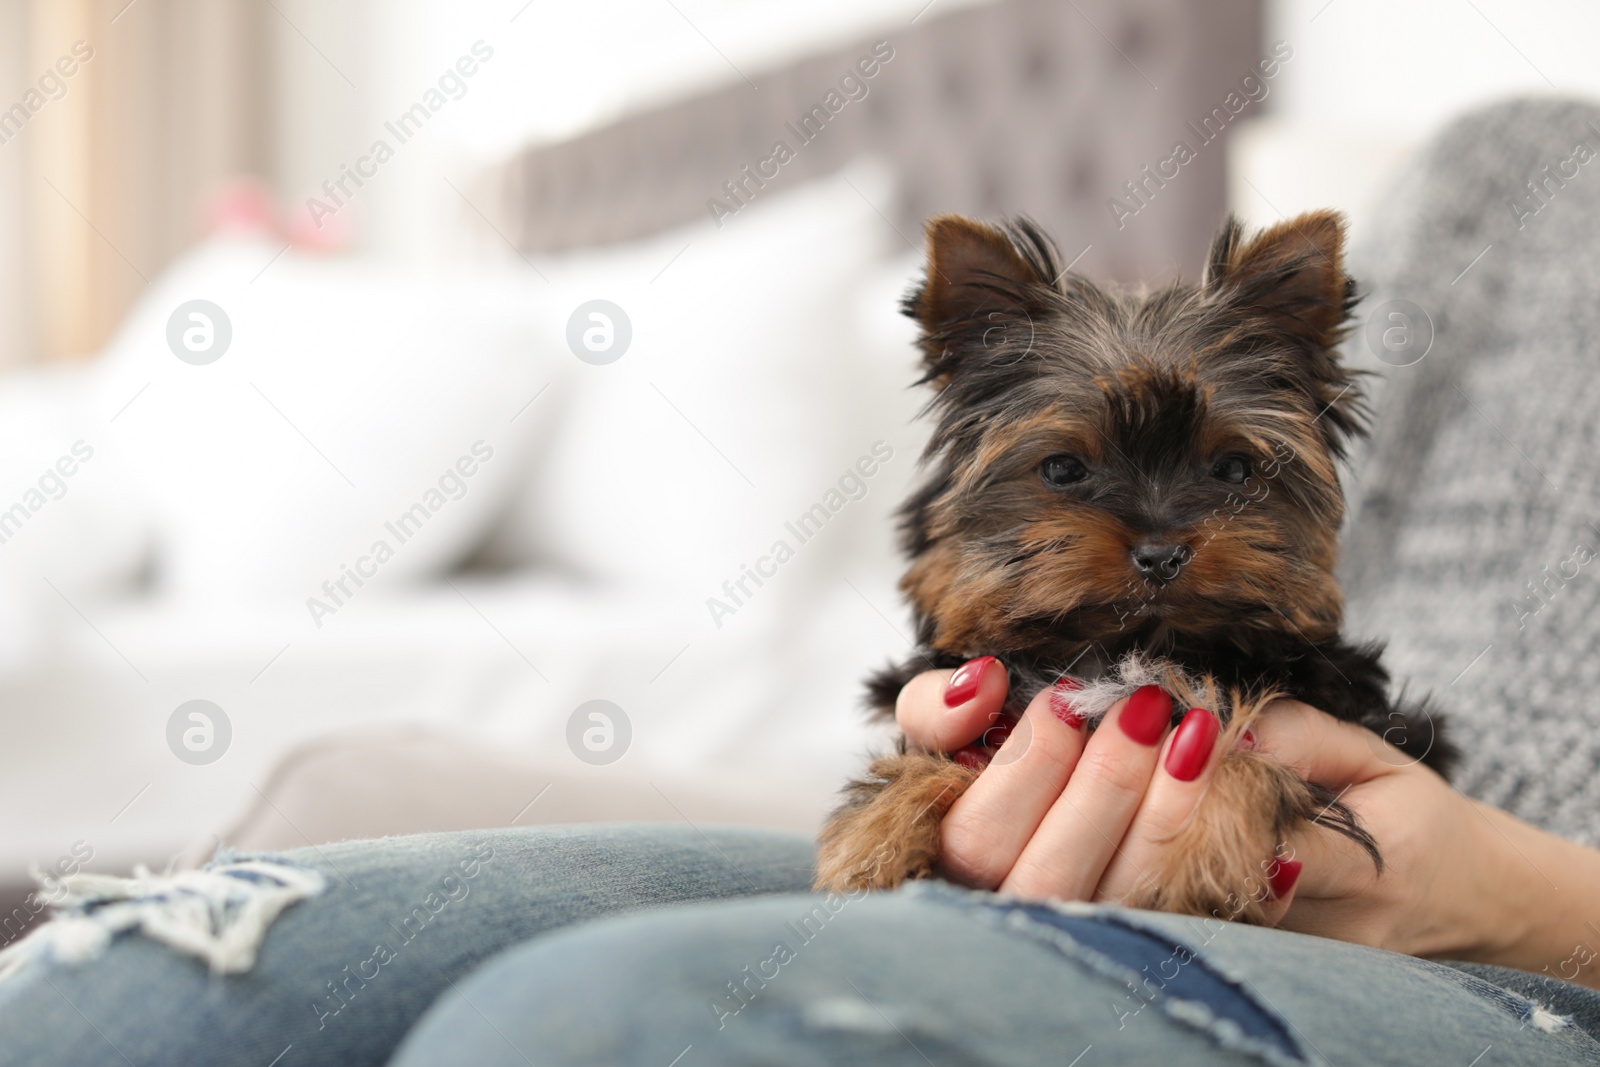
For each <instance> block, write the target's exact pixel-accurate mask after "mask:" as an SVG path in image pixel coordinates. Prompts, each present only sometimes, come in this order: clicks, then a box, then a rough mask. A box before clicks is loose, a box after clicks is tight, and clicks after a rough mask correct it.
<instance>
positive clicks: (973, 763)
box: [950, 745, 991, 771]
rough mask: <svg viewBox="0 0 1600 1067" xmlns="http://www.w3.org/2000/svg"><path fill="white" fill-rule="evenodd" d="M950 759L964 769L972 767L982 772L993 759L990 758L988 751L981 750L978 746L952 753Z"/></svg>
mask: <svg viewBox="0 0 1600 1067" xmlns="http://www.w3.org/2000/svg"><path fill="white" fill-rule="evenodd" d="M950 758H951V759H953V760H955V761H956V762H957V763H959V764H961V766H963V767H970V768H972V769H973V770H975V771H981V770H983V769H984V768H985V767H987V766H989V760H990V758H991V757H990V756H989V752H988V750H987V749H984V748H980V747H979V746H977V745H968V746H967V747H966V748H961V749H957V750H956V751H955V752H953V753H951V755H950Z"/></svg>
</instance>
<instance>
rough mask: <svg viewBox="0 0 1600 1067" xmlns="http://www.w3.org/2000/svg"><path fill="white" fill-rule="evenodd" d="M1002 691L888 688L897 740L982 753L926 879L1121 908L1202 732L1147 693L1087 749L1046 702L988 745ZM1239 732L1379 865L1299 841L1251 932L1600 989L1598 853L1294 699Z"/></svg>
mask: <svg viewBox="0 0 1600 1067" xmlns="http://www.w3.org/2000/svg"><path fill="white" fill-rule="evenodd" d="M1006 686H1007V680H1006V672H1005V670H1004V669H1003V668H1002V667H1001V665H1000V664H999V663H998V662H997V661H995V660H993V659H983V660H974V661H972V662H971V663H968V664H966V665H964V666H963V667H962V668H960V669H959V670H957V671H954V672H952V671H928V672H926V673H924V674H922V675H919V676H918V677H916V678H914V679H913V680H912V681H911V682H910V683H908V684H907V685H906V687H905V689H903V690H902V691H901V693H900V698H899V701H898V704H897V706H896V717H897V718H898V720H899V723H900V727H901V729H902V730H904V731H905V733H906V736H907V737H908V738H909V739H910V740H911V742H912V743H913V744H916V745H919V746H921V747H923V748H927V749H933V750H938V751H945V752H957V753H960V752H961V750H962V749H963V746H967V745H969V744H970V743H972V742H974V741H979V740H982V741H987V742H989V744H990V747H994V746H996V745H997V746H998V751H997V752H996V753H995V754H994V757H993V759H992V761H991V762H990V763H989V764H988V766H987V767H986V768H985V769H984V770H983V772H982V773H981V774H980V775H979V777H978V779H977V781H975V782H974V783H973V784H972V786H971V787H970V788H969V789H968V791H967V792H966V793H965V794H964V795H963V796H962V797H961V798H960V799H959V800H957V801H956V803H955V804H954V805H953V806H952V807H951V809H950V811H949V813H948V814H947V815H946V816H945V820H944V824H943V836H942V842H941V852H942V855H941V866H942V869H943V871H944V873H945V875H946V876H947V877H949V878H950V879H951V880H953V881H956V882H960V883H962V884H965V885H970V886H974V887H977V888H986V889H1002V890H1005V891H1008V892H1015V893H1018V894H1020V895H1024V896H1033V897H1048V898H1056V899H1068V900H1100V901H1117V900H1120V899H1122V898H1123V897H1124V896H1126V895H1127V894H1128V892H1129V891H1130V890H1131V889H1132V888H1133V887H1134V886H1135V885H1136V884H1137V880H1138V878H1139V877H1140V872H1141V871H1142V870H1143V869H1145V868H1147V867H1150V866H1152V865H1153V861H1154V859H1155V857H1156V856H1158V855H1159V853H1160V852H1161V850H1162V849H1163V848H1165V842H1166V841H1167V840H1169V839H1170V838H1171V837H1172V835H1173V834H1174V832H1175V831H1176V830H1177V829H1178V827H1180V826H1181V825H1182V824H1183V821H1184V820H1185V819H1186V818H1188V817H1189V815H1190V814H1191V813H1192V812H1193V810H1194V807H1195V805H1196V804H1197V803H1198V801H1199V799H1200V796H1201V795H1202V794H1203V792H1204V790H1205V785H1206V782H1207V781H1208V780H1209V777H1210V773H1211V771H1212V769H1213V768H1214V766H1215V764H1216V761H1217V757H1218V755H1219V741H1218V730H1217V728H1216V720H1215V719H1214V718H1213V717H1212V716H1211V714H1210V712H1206V711H1191V712H1189V713H1188V714H1187V715H1186V716H1185V717H1184V720H1183V722H1182V724H1181V725H1180V726H1179V727H1178V728H1177V729H1175V730H1172V729H1169V728H1168V719H1169V712H1170V703H1169V702H1168V701H1167V699H1166V697H1165V695H1164V694H1161V693H1159V691H1156V690H1154V689H1153V688H1152V689H1150V690H1147V691H1142V692H1140V693H1136V694H1135V695H1134V696H1133V697H1131V698H1129V699H1127V700H1124V701H1121V702H1119V703H1118V704H1116V705H1114V706H1113V707H1112V708H1111V710H1110V711H1109V712H1108V714H1107V716H1106V720H1105V722H1104V723H1103V724H1102V725H1101V727H1100V728H1099V729H1097V730H1096V731H1095V732H1094V733H1093V734H1092V735H1088V734H1086V732H1085V730H1084V728H1083V723H1082V721H1081V719H1079V718H1078V717H1077V716H1076V715H1075V714H1074V712H1073V710H1072V703H1071V699H1070V689H1068V690H1065V691H1063V690H1062V689H1059V688H1058V689H1055V690H1046V691H1044V692H1042V693H1040V694H1038V695H1037V696H1036V697H1035V698H1034V699H1033V701H1032V702H1030V704H1029V705H1028V708H1027V710H1026V712H1025V713H1024V715H1023V717H1022V720H1021V721H1020V722H1019V723H1017V725H1016V726H1015V727H1014V728H1013V729H1012V730H1010V732H1009V734H1008V735H1006V736H1004V737H1003V738H1002V736H1001V735H1003V734H1005V731H1004V730H1003V729H1001V730H996V729H995V727H996V723H997V722H998V721H999V713H1000V709H1001V707H1002V705H1003V704H1004V702H1005V697H1006ZM1254 734H1255V736H1254V737H1253V738H1252V739H1250V741H1249V742H1247V743H1253V744H1254V745H1255V746H1256V747H1257V748H1258V749H1259V750H1260V751H1262V752H1263V753H1265V754H1267V755H1270V756H1272V757H1274V758H1276V759H1279V760H1282V761H1283V762H1284V763H1286V764H1288V765H1289V766H1291V767H1293V768H1294V769H1295V770H1296V771H1297V772H1299V773H1300V775H1301V776H1302V777H1304V778H1306V779H1308V780H1310V781H1314V782H1318V783H1319V784H1322V785H1325V786H1327V787H1329V788H1330V789H1332V790H1333V791H1334V792H1335V793H1338V794H1340V799H1341V800H1342V801H1343V802H1344V803H1345V804H1346V805H1348V806H1349V807H1350V809H1351V810H1352V811H1354V812H1355V813H1356V815H1357V817H1358V818H1359V819H1360V820H1361V822H1362V825H1363V826H1365V827H1366V829H1367V830H1368V831H1369V832H1370V833H1371V834H1372V835H1373V837H1374V838H1375V839H1376V840H1377V842H1378V846H1379V849H1380V851H1381V852H1382V854H1383V858H1384V870H1383V873H1382V874H1381V875H1379V874H1378V872H1377V870H1376V868H1375V867H1374V865H1373V863H1372V860H1371V858H1370V857H1369V856H1368V855H1367V854H1366V853H1365V852H1364V851H1363V850H1362V849H1361V848H1360V847H1359V846H1357V845H1356V844H1355V843H1354V842H1352V841H1350V840H1349V839H1348V838H1346V837H1344V836H1343V835H1340V834H1337V833H1334V832H1332V831H1329V830H1322V829H1317V828H1315V827H1312V828H1308V829H1307V830H1306V831H1303V832H1302V833H1300V834H1298V835H1296V837H1295V838H1294V839H1293V840H1292V841H1290V842H1287V848H1286V849H1284V850H1282V854H1284V855H1287V856H1292V857H1293V859H1290V860H1287V861H1285V862H1281V863H1279V864H1277V865H1276V867H1275V868H1274V870H1273V877H1272V879H1271V882H1272V886H1271V888H1272V891H1273V893H1274V897H1273V899H1270V900H1268V901H1266V902H1265V906H1266V908H1267V915H1268V921H1269V922H1271V923H1274V924H1276V925H1279V926H1282V927H1283V928H1285V929H1292V930H1297V931H1301V932H1304V933H1310V934H1318V935H1321V936H1325V937H1332V938H1337V939H1339V940H1344V941H1354V942H1359V943H1362V944H1367V945H1375V946H1378V947H1382V948H1387V949H1391V950H1394V951H1397V952H1405V953H1409V954H1412V955H1419V956H1439V957H1451V958H1456V959H1471V960H1479V961H1483V962H1490V963H1499V964H1502V965H1505V966H1514V967H1521V968H1523V969H1526V970H1532V971H1543V972H1544V973H1547V974H1550V975H1552V976H1555V977H1560V978H1566V979H1569V980H1573V981H1579V982H1584V983H1586V984H1591V985H1595V984H1600V951H1596V950H1590V949H1589V946H1595V947H1596V949H1600V888H1597V887H1600V853H1597V852H1595V851H1594V850H1592V849H1587V848H1584V847H1583V846H1580V845H1576V844H1574V843H1572V842H1569V841H1564V840H1562V839H1560V838H1556V837H1553V836H1551V835H1549V834H1545V833H1543V832H1541V831H1539V830H1536V829H1534V828H1533V827H1531V826H1528V825H1527V824H1525V823H1522V822H1520V821H1518V820H1517V819H1514V818H1513V817H1511V816H1509V815H1507V814H1505V813H1504V812H1501V811H1498V810H1496V809H1494V808H1490V807H1488V806H1487V805H1483V804H1479V803H1477V802H1475V801H1472V800H1470V799H1468V798H1467V797H1465V796H1463V795H1462V794H1461V793H1460V792H1458V791H1457V790H1455V789H1454V788H1452V787H1451V786H1450V785H1449V784H1447V783H1446V782H1445V781H1444V780H1443V779H1442V778H1440V777H1439V776H1438V775H1437V774H1435V773H1434V772H1433V771H1431V770H1429V769H1428V768H1426V767H1424V766H1422V765H1421V764H1419V763H1416V762H1414V761H1413V760H1412V759H1411V758H1410V757H1408V756H1406V755H1405V754H1404V753H1402V752H1401V751H1400V750H1399V749H1396V748H1394V747H1393V746H1391V745H1389V744H1387V743H1386V742H1384V741H1383V740H1382V739H1381V738H1379V737H1378V736H1377V735H1375V734H1373V733H1372V732H1371V731H1369V730H1365V729H1363V728H1361V727H1359V726H1355V725H1353V724H1350V723H1344V722H1339V721H1338V720H1335V719H1333V718H1332V717H1330V716H1328V715H1325V714H1323V713H1322V712H1320V711H1317V710H1316V709H1314V708H1311V707H1309V706H1307V705H1305V704H1302V703H1299V702H1298V701H1290V700H1284V701H1278V702H1277V703H1275V704H1273V705H1272V706H1271V707H1270V708H1268V709H1267V711H1266V713H1265V714H1264V715H1263V716H1262V718H1261V719H1260V720H1259V721H1258V722H1257V723H1256V724H1255V726H1254ZM970 751H971V750H969V752H970ZM958 758H960V757H959V756H958ZM1263 858H1264V859H1265V857H1263ZM1591 921H1593V922H1594V923H1595V924H1596V926H1594V927H1591V926H1590V925H1589V923H1590V922H1591Z"/></svg>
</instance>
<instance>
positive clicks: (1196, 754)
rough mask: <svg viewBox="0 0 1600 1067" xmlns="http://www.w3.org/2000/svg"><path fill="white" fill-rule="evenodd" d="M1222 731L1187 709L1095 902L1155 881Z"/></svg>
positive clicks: (1201, 712)
mask: <svg viewBox="0 0 1600 1067" xmlns="http://www.w3.org/2000/svg"><path fill="white" fill-rule="evenodd" d="M1221 735H1222V728H1221V725H1220V724H1219V723H1218V722H1217V717H1216V716H1215V715H1213V714H1212V713H1211V712H1210V711H1207V710H1206V709H1205V708H1190V709H1189V711H1188V712H1187V713H1186V714H1185V715H1184V717H1183V721H1182V722H1180V723H1179V724H1178V728H1177V729H1176V730H1174V731H1172V735H1171V736H1170V737H1169V738H1167V743H1166V745H1165V746H1163V748H1162V751H1161V757H1160V762H1159V764H1158V769H1157V770H1156V772H1155V776H1154V777H1153V778H1152V779H1151V781H1150V788H1149V789H1148V790H1147V791H1146V792H1145V795H1144V801H1143V802H1142V803H1141V804H1140V805H1139V810H1138V812H1136V813H1135V815H1134V817H1133V822H1132V823H1131V824H1130V825H1129V827H1128V832H1127V834H1126V835H1125V836H1124V837H1123V839H1122V845H1121V848H1119V849H1118V850H1117V852H1116V854H1115V855H1114V856H1113V857H1112V859H1111V863H1110V866H1108V867H1107V868H1106V873H1105V875H1104V877H1102V878H1101V880H1100V884H1099V886H1097V887H1096V889H1095V892H1094V895H1093V899H1095V900H1122V899H1124V898H1125V897H1127V896H1128V895H1129V894H1130V893H1132V892H1133V891H1134V890H1135V889H1137V888H1138V887H1139V884H1140V883H1141V882H1144V881H1147V880H1149V879H1151V878H1154V877H1155V872H1156V871H1158V870H1160V868H1161V859H1162V855H1163V854H1164V853H1165V852H1166V850H1167V849H1168V848H1169V847H1170V846H1171V843H1172V839H1173V838H1174V837H1176V836H1177V835H1178V831H1180V830H1182V829H1183V827H1184V824H1185V823H1187V822H1188V821H1189V819H1190V818H1191V817H1192V816H1193V815H1194V811H1195V808H1196V806H1197V805H1199V803H1200V798H1201V797H1202V796H1204V795H1205V791H1206V788H1207V786H1208V785H1209V784H1210V782H1211V774H1212V772H1213V771H1214V770H1215V769H1216V765H1217V755H1218V752H1219V750H1220V749H1221V746H1222V736H1221Z"/></svg>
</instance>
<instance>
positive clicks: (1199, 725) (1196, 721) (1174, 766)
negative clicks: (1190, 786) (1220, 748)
mask: <svg viewBox="0 0 1600 1067" xmlns="http://www.w3.org/2000/svg"><path fill="white" fill-rule="evenodd" d="M1220 729H1221V726H1219V725H1218V723H1217V717H1216V716H1215V715H1213V714H1211V713H1210V712H1209V711H1207V710H1206V709H1205V708H1190V709H1189V711H1188V712H1187V713H1186V714H1185V715H1184V717H1183V721H1182V722H1180V723H1179V724H1178V732H1177V733H1176V734H1175V735H1173V738H1172V747H1171V748H1169V749H1167V773H1168V774H1170V775H1172V777H1174V778H1176V779H1177V780H1178V781H1180V782H1192V781H1194V780H1195V779H1196V778H1198V777H1200V772H1201V771H1203V770H1205V769H1206V764H1207V763H1208V762H1210V760H1211V750H1212V748H1213V747H1215V745H1216V743H1217V731H1218V730H1220Z"/></svg>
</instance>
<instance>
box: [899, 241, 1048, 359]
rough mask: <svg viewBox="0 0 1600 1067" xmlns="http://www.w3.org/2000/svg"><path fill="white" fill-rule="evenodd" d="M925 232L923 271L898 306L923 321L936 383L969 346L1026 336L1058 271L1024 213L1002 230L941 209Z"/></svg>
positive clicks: (992, 345)
mask: <svg viewBox="0 0 1600 1067" xmlns="http://www.w3.org/2000/svg"><path fill="white" fill-rule="evenodd" d="M927 234H928V272H927V277H926V278H925V279H924V280H923V282H922V284H921V285H920V286H918V287H916V288H914V289H913V290H912V291H911V292H910V293H908V294H906V298H905V302H904V304H903V305H902V310H904V311H905V313H906V314H907V315H909V316H910V317H911V318H913V319H915V320H916V321H917V322H918V323H920V324H921V326H922V349H923V353H924V360H925V364H926V369H927V372H928V374H927V380H929V381H932V382H934V383H935V384H936V385H940V386H942V385H943V384H944V381H945V380H947V379H948V377H949V375H950V374H951V373H953V372H954V371H955V370H957V369H958V366H959V364H960V363H961V362H962V361H963V360H964V359H966V358H968V357H970V356H971V355H973V353H974V352H982V351H995V350H998V349H999V348H1001V347H1003V346H1005V345H1006V344H1007V342H1008V340H1016V339H1017V338H1021V339H1023V342H1024V343H1026V342H1027V341H1028V340H1029V339H1031V337H1032V330H1031V323H1032V320H1033V317H1034V313H1035V312H1036V310H1037V309H1038V307H1039V303H1040V298H1041V296H1042V295H1043V292H1044V290H1050V289H1053V288H1054V283H1055V278H1056V276H1057V274H1059V273H1060V272H1059V270H1058V268H1057V267H1056V259H1057V256H1056V252H1055V247H1054V246H1053V245H1052V244H1051V243H1050V239H1049V238H1048V237H1046V236H1045V235H1044V234H1043V233H1041V232H1040V231H1039V229H1038V227H1037V226H1035V225H1034V224H1033V223H1032V222H1030V221H1028V220H1027V219H1018V220H1016V221H1014V222H1011V223H1008V224H1007V225H1006V226H1005V227H1004V228H1000V227H995V226H988V225H985V224H984V223H981V222H976V221H974V220H972V219H969V218H964V217H962V216H960V215H940V216H938V217H936V218H932V219H929V220H928V224H927Z"/></svg>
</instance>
